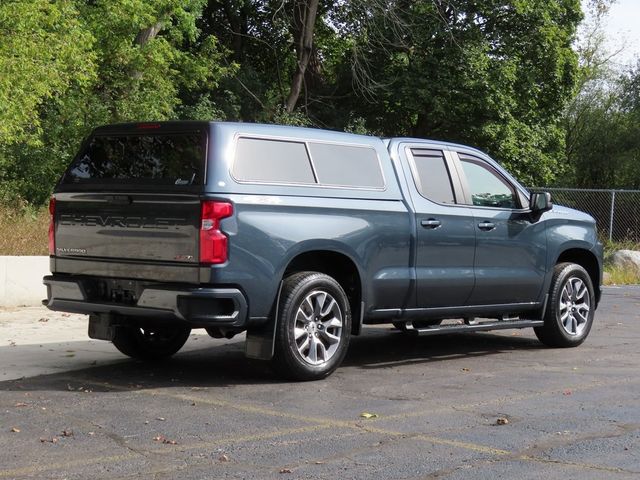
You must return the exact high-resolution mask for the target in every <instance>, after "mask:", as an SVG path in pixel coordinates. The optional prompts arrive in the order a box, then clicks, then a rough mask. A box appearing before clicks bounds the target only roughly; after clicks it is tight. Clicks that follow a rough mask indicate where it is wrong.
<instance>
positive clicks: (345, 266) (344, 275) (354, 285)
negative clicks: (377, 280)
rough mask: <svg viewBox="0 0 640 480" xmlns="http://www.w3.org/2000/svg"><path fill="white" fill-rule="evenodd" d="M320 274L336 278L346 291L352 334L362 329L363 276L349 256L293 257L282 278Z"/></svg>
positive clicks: (318, 254) (323, 252)
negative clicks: (300, 273) (307, 272)
mask: <svg viewBox="0 0 640 480" xmlns="http://www.w3.org/2000/svg"><path fill="white" fill-rule="evenodd" d="M304 271H312V272H320V273H324V274H326V275H329V276H330V277H332V278H334V279H335V280H336V281H337V282H338V283H339V284H340V286H341V287H342V288H343V289H344V291H345V293H346V294H347V297H348V298H349V305H350V307H351V316H352V318H351V333H352V334H353V335H358V334H360V331H361V329H362V322H361V318H362V292H363V289H362V276H361V275H360V271H359V270H358V267H357V266H356V263H355V262H354V261H353V259H352V258H351V257H349V256H348V255H346V254H344V253H342V252H337V251H333V250H310V251H306V252H302V253H299V254H297V255H296V256H295V257H293V258H292V259H291V260H290V261H289V263H288V264H287V266H286V268H285V270H284V273H283V275H282V278H283V279H284V278H286V277H288V276H289V275H292V274H294V273H297V272H304Z"/></svg>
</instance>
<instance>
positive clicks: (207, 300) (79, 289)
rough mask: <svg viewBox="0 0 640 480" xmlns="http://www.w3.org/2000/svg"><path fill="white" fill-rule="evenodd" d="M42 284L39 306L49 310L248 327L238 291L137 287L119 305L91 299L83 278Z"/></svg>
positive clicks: (58, 278)
mask: <svg viewBox="0 0 640 480" xmlns="http://www.w3.org/2000/svg"><path fill="white" fill-rule="evenodd" d="M43 283H44V284H45V285H46V286H47V298H46V299H45V300H43V301H42V303H43V305H45V306H46V307H47V308H49V309H51V310H56V311H62V312H72V313H84V314H97V313H109V314H116V315H122V316H131V317H145V318H151V319H158V320H179V321H186V322H188V323H190V324H192V325H193V326H194V327H195V326H200V327H214V326H219V327H234V328H246V326H247V319H248V308H247V300H246V298H245V296H244V294H243V293H242V292H241V291H240V290H239V289H237V288H226V287H225V288H217V287H212V288H209V287H193V286H179V285H171V284H165V285H163V284H153V285H146V286H142V287H138V289H139V290H140V294H139V296H136V298H135V300H133V301H128V302H127V303H120V302H108V301H104V300H98V299H94V298H91V295H90V294H89V293H88V292H87V290H88V289H87V288H86V285H87V284H86V282H84V281H83V279H79V278H73V277H67V276H57V275H50V276H46V277H44V278H43Z"/></svg>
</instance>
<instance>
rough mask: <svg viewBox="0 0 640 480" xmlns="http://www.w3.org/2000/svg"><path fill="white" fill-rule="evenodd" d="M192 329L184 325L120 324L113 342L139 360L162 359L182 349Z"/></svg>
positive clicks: (126, 353)
mask: <svg viewBox="0 0 640 480" xmlns="http://www.w3.org/2000/svg"><path fill="white" fill-rule="evenodd" d="M190 333H191V329H190V328H189V327H186V326H182V325H171V326H159V327H152V328H149V327H141V326H133V325H132V326H129V325H126V326H119V327H117V329H116V334H115V337H114V338H113V344H114V345H115V347H116V348H117V349H118V350H120V352H122V353H124V354H125V355H127V356H129V357H132V358H137V359H138V360H161V359H163V358H168V357H170V356H172V355H173V354H175V353H176V352H177V351H178V350H180V349H181V348H182V347H183V346H184V344H185V343H186V341H187V339H188V338H189V334H190Z"/></svg>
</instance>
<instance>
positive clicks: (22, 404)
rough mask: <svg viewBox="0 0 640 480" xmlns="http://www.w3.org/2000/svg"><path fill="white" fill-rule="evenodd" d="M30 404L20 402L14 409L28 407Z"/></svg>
mask: <svg viewBox="0 0 640 480" xmlns="http://www.w3.org/2000/svg"><path fill="white" fill-rule="evenodd" d="M28 406H29V404H27V403H24V402H18V403H16V404H15V405H14V407H28Z"/></svg>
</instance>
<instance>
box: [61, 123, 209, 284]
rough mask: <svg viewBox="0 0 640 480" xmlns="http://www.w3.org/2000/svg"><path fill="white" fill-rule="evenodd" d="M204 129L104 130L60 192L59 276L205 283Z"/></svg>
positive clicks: (86, 145) (77, 162)
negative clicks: (202, 209)
mask: <svg viewBox="0 0 640 480" xmlns="http://www.w3.org/2000/svg"><path fill="white" fill-rule="evenodd" d="M206 151H207V129H206V127H205V126H204V125H201V126H198V125H197V124H196V125H191V124H186V126H181V127H180V128H179V127H176V126H175V125H173V126H172V125H165V124H151V126H149V124H142V126H140V125H138V126H135V125H127V126H120V127H107V128H104V129H100V130H97V131H96V132H94V134H93V135H92V136H91V137H90V138H89V139H88V140H87V141H86V142H85V143H84V145H83V147H82V149H81V151H80V153H79V155H78V156H77V157H76V159H75V160H74V162H73V163H72V164H71V166H70V167H69V168H68V170H67V172H66V173H65V175H64V176H63V178H62V179H61V181H60V183H59V185H58V187H57V189H56V193H55V213H54V215H55V251H54V254H55V262H54V268H55V270H54V271H55V272H56V273H75V274H86V275H100V276H113V277H126V278H148V279H152V280H163V281H186V282H198V281H199V268H198V267H199V258H198V255H199V253H198V251H199V245H198V243H199V229H200V195H201V193H202V191H203V185H204V178H205V159H206Z"/></svg>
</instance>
